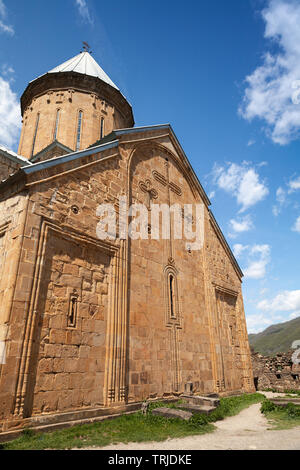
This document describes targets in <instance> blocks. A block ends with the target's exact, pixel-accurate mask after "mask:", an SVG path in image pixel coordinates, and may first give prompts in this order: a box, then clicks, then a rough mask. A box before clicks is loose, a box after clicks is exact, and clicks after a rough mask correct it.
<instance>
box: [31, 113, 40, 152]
mask: <svg viewBox="0 0 300 470" xmlns="http://www.w3.org/2000/svg"><path fill="white" fill-rule="evenodd" d="M39 122H40V113H37V117H36V123H35V131H34V136H33V142H32V150H31V156H32V157H33V154H34V147H35V141H36V136H37V132H38V127H39Z"/></svg>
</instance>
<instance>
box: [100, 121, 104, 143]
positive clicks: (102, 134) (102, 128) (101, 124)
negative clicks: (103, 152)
mask: <svg viewBox="0 0 300 470" xmlns="http://www.w3.org/2000/svg"><path fill="white" fill-rule="evenodd" d="M103 137H104V118H103V117H102V118H101V121H100V139H103Z"/></svg>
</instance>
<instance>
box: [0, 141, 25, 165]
mask: <svg viewBox="0 0 300 470" xmlns="http://www.w3.org/2000/svg"><path fill="white" fill-rule="evenodd" d="M0 153H1V155H3V156H4V157H6V158H8V159H9V160H11V161H13V162H15V163H18V164H19V165H20V166H26V165H31V162H30V161H29V160H27V158H25V157H22V155H18V154H17V153H15V152H13V151H12V150H9V149H7V148H6V147H4V146H3V145H0Z"/></svg>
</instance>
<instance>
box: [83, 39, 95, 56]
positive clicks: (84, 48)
mask: <svg viewBox="0 0 300 470" xmlns="http://www.w3.org/2000/svg"><path fill="white" fill-rule="evenodd" d="M82 44H83V46H82V49H83V51H84V52H88V53H89V54H92V53H93V52H92V51H91V46H90V45H89V44H88V43H87V42H85V41H82Z"/></svg>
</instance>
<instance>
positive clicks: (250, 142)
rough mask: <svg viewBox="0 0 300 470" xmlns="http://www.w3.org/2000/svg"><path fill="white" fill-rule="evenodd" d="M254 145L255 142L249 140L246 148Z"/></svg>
mask: <svg viewBox="0 0 300 470" xmlns="http://www.w3.org/2000/svg"><path fill="white" fill-rule="evenodd" d="M254 144H255V140H254V139H250V140H248V143H247V146H248V147H251V146H252V145H254Z"/></svg>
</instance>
